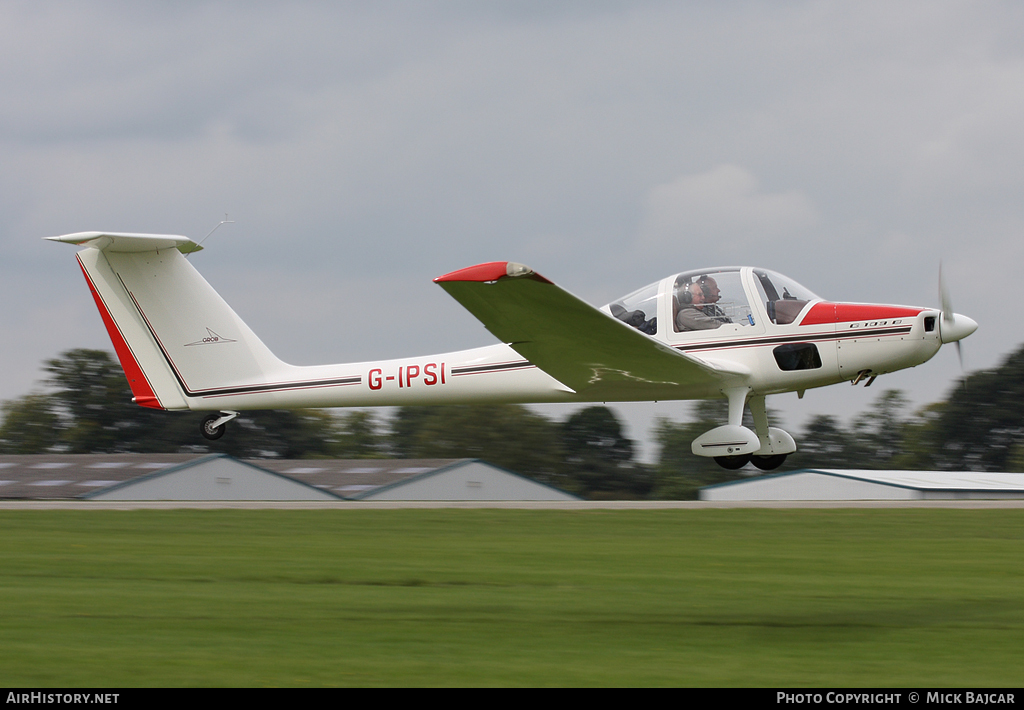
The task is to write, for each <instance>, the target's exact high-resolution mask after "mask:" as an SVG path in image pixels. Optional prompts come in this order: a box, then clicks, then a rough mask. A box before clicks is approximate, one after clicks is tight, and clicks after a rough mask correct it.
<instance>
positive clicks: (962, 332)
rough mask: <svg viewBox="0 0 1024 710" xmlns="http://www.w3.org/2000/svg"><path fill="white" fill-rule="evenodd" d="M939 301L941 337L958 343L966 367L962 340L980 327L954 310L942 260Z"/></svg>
mask: <svg viewBox="0 0 1024 710" xmlns="http://www.w3.org/2000/svg"><path fill="white" fill-rule="evenodd" d="M939 301H940V303H941V304H942V320H941V322H940V323H939V338H940V339H941V340H942V342H943V343H956V356H957V358H959V360H960V370H961V371H963V369H964V354H963V350H961V349H960V341H961V340H963V339H964V338H966V337H967V336H968V335H970V334H971V333H973V332H974V331H976V330H977V329H978V324H977V323H976V322H975V321H974V320H973V319H971V318H968V317H967V316H964V315H960V314H959V313H954V312H953V303H952V300H951V299H950V297H949V288H948V287H947V285H946V280H945V279H944V278H943V276H942V262H941V261H940V262H939Z"/></svg>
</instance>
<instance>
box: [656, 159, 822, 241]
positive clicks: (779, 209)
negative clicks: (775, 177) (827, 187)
mask: <svg viewBox="0 0 1024 710" xmlns="http://www.w3.org/2000/svg"><path fill="white" fill-rule="evenodd" d="M817 222H818V214H817V210H816V209H815V207H814V204H813V203H812V202H811V200H810V198H809V197H807V195H805V194H804V193H802V192H799V191H795V190H794V191H789V192H775V193H770V192H765V191H763V190H762V189H761V185H760V183H759V181H758V179H757V178H756V177H755V176H754V174H753V173H752V172H750V171H749V170H747V169H746V168H743V167H740V166H737V165H719V166H717V167H715V168H712V169H711V170H709V171H707V172H704V173H698V174H695V175H683V176H681V177H678V178H676V179H675V180H673V181H672V182H669V183H665V184H662V185H658V186H657V187H655V188H654V189H653V190H651V191H650V193H649V195H648V197H647V201H646V205H645V215H644V221H643V226H642V229H641V235H642V238H643V240H644V241H646V242H649V243H653V244H664V243H666V242H669V241H673V240H678V239H687V240H691V239H692V240H702V239H714V240H716V241H720V240H728V241H729V242H733V243H736V244H737V245H741V244H749V243H751V242H754V241H756V240H760V239H764V238H767V237H777V236H783V235H787V234H791V233H793V232H795V231H803V230H806V229H807V228H809V227H811V226H814V225H815V224H816V223H817Z"/></svg>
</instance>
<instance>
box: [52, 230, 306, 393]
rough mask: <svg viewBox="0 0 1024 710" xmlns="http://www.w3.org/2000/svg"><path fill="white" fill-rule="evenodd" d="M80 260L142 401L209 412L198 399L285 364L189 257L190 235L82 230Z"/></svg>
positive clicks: (270, 374)
mask: <svg viewBox="0 0 1024 710" xmlns="http://www.w3.org/2000/svg"><path fill="white" fill-rule="evenodd" d="M47 238H48V239H50V240H52V241H58V242H66V243H70V244H76V245H79V246H84V247H86V248H85V249H83V250H82V251H80V252H78V263H79V264H80V265H81V267H82V272H83V273H84V274H85V280H86V281H87V282H88V284H89V290H90V291H91V292H92V295H93V298H94V299H95V300H96V307H97V308H98V309H99V311H100V315H101V316H102V318H103V323H104V325H105V326H106V328H107V333H109V335H110V340H111V341H112V342H113V345H114V350H115V352H116V353H117V356H118V358H119V359H120V361H121V366H122V367H123V368H124V372H125V376H126V377H127V378H128V383H129V384H130V385H131V389H132V394H133V395H134V400H135V402H136V403H137V404H140V405H142V406H144V407H152V408H155V409H210V407H209V406H208V405H207V406H202V405H199V406H197V404H198V402H197V401H196V400H198V399H208V398H209V397H211V396H216V395H218V394H225V395H228V394H234V393H237V392H238V391H239V389H242V388H249V387H253V386H256V387H259V386H260V384H261V383H267V382H273V381H274V380H275V379H276V376H277V375H280V374H281V373H282V372H283V371H284V370H285V369H287V368H288V365H285V364H284V363H282V362H281V361H280V360H279V359H278V358H277V357H275V356H274V355H273V353H271V352H270V350H269V349H268V348H267V346H266V345H264V344H263V343H262V342H261V341H260V339H259V338H258V337H256V335H255V333H253V332H252V330H250V329H249V327H248V326H247V325H246V324H245V323H243V322H242V319H241V318H239V317H238V315H237V314H236V313H235V312H234V311H233V310H232V309H231V307H230V306H229V305H228V304H227V303H226V302H225V301H224V299H223V298H221V297H220V295H219V294H218V293H217V292H216V291H214V290H213V288H212V287H211V286H210V284H208V283H207V282H206V279H204V278H203V277H202V276H201V275H200V274H199V272H198V271H196V270H195V268H193V266H192V265H191V264H190V263H189V262H188V260H187V259H186V258H185V256H184V255H185V254H188V253H190V252H193V251H198V250H199V249H201V247H200V246H199V245H198V244H196V243H195V242H193V241H192V240H191V239H187V238H186V237H180V236H173V235H154V234H117V233H104V232H81V233H78V234H67V235H64V236H60V237H47Z"/></svg>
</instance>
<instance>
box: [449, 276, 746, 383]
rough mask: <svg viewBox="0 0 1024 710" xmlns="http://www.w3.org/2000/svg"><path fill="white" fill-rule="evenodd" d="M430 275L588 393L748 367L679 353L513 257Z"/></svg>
mask: <svg viewBox="0 0 1024 710" xmlns="http://www.w3.org/2000/svg"><path fill="white" fill-rule="evenodd" d="M434 282H435V283H437V284H438V285H439V286H441V288H443V289H444V290H445V291H447V292H448V293H449V294H450V295H451V296H452V297H453V298H454V299H455V300H456V301H458V302H459V303H461V304H462V305H463V306H464V307H465V308H466V309H467V310H468V311H469V312H470V313H472V314H473V315H474V316H476V317H477V318H478V319H479V320H480V322H482V323H483V324H484V325H485V326H486V327H487V329H488V330H489V331H491V332H492V333H493V334H494V335H495V336H497V337H498V339H499V340H501V341H502V342H505V343H508V344H509V346H511V347H512V348H513V349H514V350H515V351H516V352H518V353H519V354H520V355H522V356H523V357H525V358H526V359H527V360H529V361H530V362H531V363H533V364H534V365H536V366H537V367H539V368H540V369H541V370H543V371H544V372H546V373H547V374H549V375H551V376H552V377H554V378H555V379H556V380H558V381H559V382H561V383H562V384H564V385H566V386H567V387H570V388H572V389H573V390H574V391H575V392H577V393H579V394H585V395H586V396H587V397H588V398H592V399H601V398H602V397H607V398H608V399H617V400H622V399H634V398H635V399H638V400H639V399H650V398H654V399H659V398H663V399H681V398H687V397H693V396H701V395H702V394H704V393H709V392H713V391H715V390H717V389H718V388H719V387H721V385H722V380H723V379H725V378H728V377H735V376H740V377H742V376H745V375H747V374H749V372H746V371H743V370H740V369H738V368H737V367H736V366H735V365H726V364H724V363H713V362H710V361H707V360H701V359H699V358H696V357H694V356H692V355H687V354H684V353H681V352H679V351H677V350H675V349H673V348H671V347H669V346H667V345H665V344H664V343H662V342H660V341H658V340H655V339H654V338H652V337H650V336H648V335H645V334H643V333H641V332H640V331H638V330H636V329H635V328H632V327H630V326H628V325H627V324H625V323H623V322H622V321H620V320H618V319H616V318H613V317H612V316H610V315H608V314H607V313H605V312H603V311H601V310H598V309H597V308H594V307H593V306H591V305H590V304H588V303H586V302H585V301H582V300H580V299H579V298H577V297H576V296H573V295H572V294H571V293H569V292H568V291H565V290H564V289H562V288H559V287H558V286H556V285H555V284H553V283H551V282H550V281H548V280H547V279H546V278H544V277H543V276H541V275H540V274H538V273H535V272H534V271H533V270H531V269H530V268H528V267H526V266H523V265H521V264H515V263H511V262H504V261H496V262H491V263H487V264H480V265H478V266H471V267H469V268H467V269H461V270H459V271H453V272H452V273H450V274H446V275H444V276H440V277H438V278H436V279H434Z"/></svg>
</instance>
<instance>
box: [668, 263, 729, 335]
mask: <svg viewBox="0 0 1024 710" xmlns="http://www.w3.org/2000/svg"><path fill="white" fill-rule="evenodd" d="M721 297H722V293H721V291H719V289H718V283H717V282H716V281H715V280H714V279H713V278H711V277H710V276H708V275H707V274H702V275H701V276H700V277H699V278H698V279H697V280H696V281H694V282H693V283H689V284H684V285H683V286H682V288H681V289H680V290H679V292H678V296H677V298H678V300H679V311H678V312H677V313H676V330H677V331H680V332H683V331H689V330H713V329H715V328H719V327H721V326H722V324H723V323H731V322H732V321H731V320H729V318H728V316H726V315H725V311H723V310H722V309H721V308H719V307H718V306H716V305H715V304H716V303H718V301H719V299H721Z"/></svg>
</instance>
